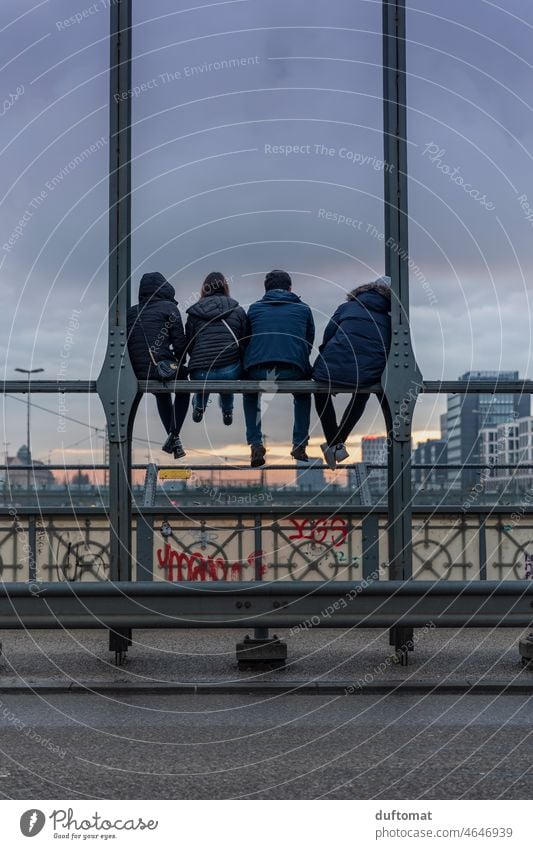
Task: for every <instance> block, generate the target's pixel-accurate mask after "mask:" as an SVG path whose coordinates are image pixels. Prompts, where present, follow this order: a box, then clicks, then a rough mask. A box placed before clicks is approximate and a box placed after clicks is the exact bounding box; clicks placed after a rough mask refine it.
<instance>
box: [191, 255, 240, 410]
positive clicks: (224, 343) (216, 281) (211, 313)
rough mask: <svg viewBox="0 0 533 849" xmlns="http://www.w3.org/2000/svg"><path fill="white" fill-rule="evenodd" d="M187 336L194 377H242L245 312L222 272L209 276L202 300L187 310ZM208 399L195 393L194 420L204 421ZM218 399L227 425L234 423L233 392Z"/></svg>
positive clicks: (226, 378) (202, 378)
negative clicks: (232, 295)
mask: <svg viewBox="0 0 533 849" xmlns="http://www.w3.org/2000/svg"><path fill="white" fill-rule="evenodd" d="M185 335H186V339H187V351H188V354H189V365H188V368H189V375H190V377H191V379H192V380H239V378H240V377H241V374H242V367H241V350H242V347H243V345H244V344H245V340H246V336H247V320H246V313H245V311H244V310H243V308H242V307H240V306H239V304H238V302H237V301H236V300H235V299H234V298H231V297H230V294H229V286H228V283H227V280H226V278H225V277H224V275H223V274H221V273H220V272H219V271H212V272H211V274H208V275H207V277H206V278H205V280H204V282H203V284H202V288H201V290H200V300H199V301H198V302H197V303H196V304H194V305H193V306H192V307H189V309H188V310H187V323H186V325H185ZM208 400H209V393H208V392H198V393H197V394H196V395H195V396H194V400H193V411H192V418H193V421H195V422H201V421H202V418H203V415H204V413H205V409H206V407H207V402H208ZM219 402H220V407H221V409H222V420H223V422H224V424H225V425H231V423H232V422H233V395H232V394H231V393H221V394H220V396H219Z"/></svg>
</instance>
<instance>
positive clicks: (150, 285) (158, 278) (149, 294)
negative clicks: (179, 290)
mask: <svg viewBox="0 0 533 849" xmlns="http://www.w3.org/2000/svg"><path fill="white" fill-rule="evenodd" d="M155 300H160V301H174V303H177V301H176V290H175V289H174V286H172V285H171V284H170V283H169V282H168V280H167V279H166V278H165V277H163V275H162V274H160V272H159V271H150V272H149V273H148V274H143V276H142V277H141V282H140V283H139V303H140V304H142V303H143V301H155Z"/></svg>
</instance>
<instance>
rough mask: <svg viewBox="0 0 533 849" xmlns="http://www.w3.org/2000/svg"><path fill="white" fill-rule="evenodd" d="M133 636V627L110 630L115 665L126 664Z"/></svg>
mask: <svg viewBox="0 0 533 849" xmlns="http://www.w3.org/2000/svg"><path fill="white" fill-rule="evenodd" d="M131 636H132V635H131V628H115V629H114V630H113V631H110V632H109V651H114V652H115V666H124V663H125V661H126V655H127V653H128V648H129V647H130V646H131Z"/></svg>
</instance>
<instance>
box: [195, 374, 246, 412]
mask: <svg viewBox="0 0 533 849" xmlns="http://www.w3.org/2000/svg"><path fill="white" fill-rule="evenodd" d="M241 375H242V367H241V364H240V362H236V363H230V365H229V366H221V367H220V368H211V369H207V370H206V369H199V368H195V369H193V370H192V371H191V372H190V375H189V377H190V379H191V380H239V379H240V377H241ZM233 397H234V396H233V394H232V393H231V392H221V393H220V395H219V396H218V401H219V404H220V408H221V410H222V412H223V413H232V412H233ZM208 400H209V392H197V393H196V395H195V396H194V401H193V406H194V407H196V408H197V409H199V410H202V412H205V408H206V407H207V402H208Z"/></svg>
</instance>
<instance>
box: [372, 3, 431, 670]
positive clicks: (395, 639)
mask: <svg viewBox="0 0 533 849" xmlns="http://www.w3.org/2000/svg"><path fill="white" fill-rule="evenodd" d="M405 52H406V50H405V0H383V139H384V160H385V164H386V167H385V168H384V175H385V187H384V191H385V194H384V200H385V204H384V211H385V274H387V275H388V276H389V277H390V278H391V290H392V305H391V315H392V341H391V350H390V353H389V357H388V361H387V367H386V369H385V372H384V375H383V378H382V386H383V397H382V399H381V403H382V408H383V412H384V415H385V421H386V426H387V436H388V506H389V577H390V579H391V580H406V579H407V578H410V577H411V575H412V552H411V538H412V493H411V423H412V417H413V412H414V407H415V403H416V398H417V396H418V393H419V392H420V390H421V388H422V375H421V373H420V370H419V368H418V366H417V364H416V360H415V356H414V352H413V347H412V342H411V332H410V326H409V243H408V211H407V118H406V56H405ZM411 637H412V629H408V628H392V629H391V634H390V639H391V643H392V644H393V645H394V646H395V648H396V650H397V652H398V653H399V655H400V660H401V662H406V659H407V656H406V655H405V652H404V650H403V648H402V647H403V646H405V644H406V642H408V641H409V640H410V639H411Z"/></svg>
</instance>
